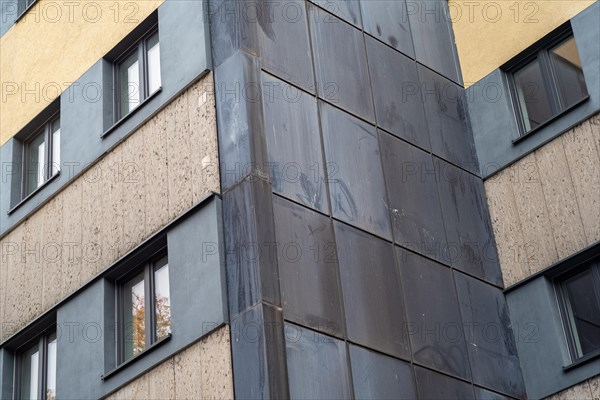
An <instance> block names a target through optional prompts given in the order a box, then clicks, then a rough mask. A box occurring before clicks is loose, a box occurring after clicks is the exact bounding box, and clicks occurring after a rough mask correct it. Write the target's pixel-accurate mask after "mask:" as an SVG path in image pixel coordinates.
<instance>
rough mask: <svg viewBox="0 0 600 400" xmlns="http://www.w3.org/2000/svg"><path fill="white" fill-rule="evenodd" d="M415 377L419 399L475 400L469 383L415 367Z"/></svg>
mask: <svg viewBox="0 0 600 400" xmlns="http://www.w3.org/2000/svg"><path fill="white" fill-rule="evenodd" d="M415 376H416V378H417V388H418V390H419V398H420V399H427V400H457V399H461V400H468V399H475V395H474V394H473V387H472V386H471V384H469V383H466V382H463V381H459V380H458V379H454V378H450V377H449V376H446V375H442V374H438V373H437V372H434V371H431V370H428V369H425V368H421V367H415Z"/></svg>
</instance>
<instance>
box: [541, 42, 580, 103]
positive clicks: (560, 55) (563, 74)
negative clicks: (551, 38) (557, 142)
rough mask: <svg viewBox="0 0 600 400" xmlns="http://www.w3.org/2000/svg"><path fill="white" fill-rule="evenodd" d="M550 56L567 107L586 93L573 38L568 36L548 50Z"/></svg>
mask: <svg viewBox="0 0 600 400" xmlns="http://www.w3.org/2000/svg"><path fill="white" fill-rule="evenodd" d="M550 57H551V59H552V65H553V66H554V73H555V74H556V80H557V82H558V87H559V91H560V94H561V99H562V101H563V107H564V108H568V107H570V106H572V105H574V104H575V103H577V102H578V101H580V100H581V99H583V98H584V97H586V96H587V94H588V93H587V88H586V85H585V79H584V77H583V69H582V67H581V60H580V58H579V52H578V51H577V45H576V44H575V38H573V37H570V38H569V39H567V40H565V41H564V42H562V43H561V44H559V45H558V46H556V47H554V48H553V49H552V50H550Z"/></svg>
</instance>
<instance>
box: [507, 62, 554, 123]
mask: <svg viewBox="0 0 600 400" xmlns="http://www.w3.org/2000/svg"><path fill="white" fill-rule="evenodd" d="M514 80H515V85H516V89H517V96H518V101H519V106H520V109H521V114H522V117H523V123H524V125H525V131H530V130H532V129H535V128H537V127H538V126H540V125H541V124H543V123H544V122H546V121H547V120H548V119H550V118H551V117H552V109H551V107H550V103H549V100H548V93H547V91H546V87H545V85H544V80H543V77H542V72H541V69H540V63H539V60H538V59H537V58H536V59H535V60H533V61H532V62H530V63H529V64H527V65H526V66H525V67H523V68H521V69H519V70H518V71H517V72H515V74H514Z"/></svg>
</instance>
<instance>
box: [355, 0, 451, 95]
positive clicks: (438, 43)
mask: <svg viewBox="0 0 600 400" xmlns="http://www.w3.org/2000/svg"><path fill="white" fill-rule="evenodd" d="M366 1H369V0H366ZM407 13H408V17H409V21H410V29H411V31H412V37H413V42H414V46H415V55H416V58H417V61H418V62H420V63H421V64H423V65H427V66H428V67H429V68H431V69H433V70H434V71H437V72H438V73H439V74H441V75H443V76H445V77H447V78H448V79H451V80H452V81H454V82H456V83H458V84H462V76H461V73H460V67H459V65H458V54H457V52H456V46H455V45H454V37H453V34H452V25H451V21H450V12H449V9H448V2H447V1H446V0H424V1H409V2H407Z"/></svg>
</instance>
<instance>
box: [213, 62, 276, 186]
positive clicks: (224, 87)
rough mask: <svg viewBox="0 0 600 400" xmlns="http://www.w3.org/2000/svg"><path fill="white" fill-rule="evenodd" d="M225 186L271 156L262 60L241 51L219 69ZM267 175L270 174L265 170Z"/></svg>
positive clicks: (217, 83)
mask: <svg viewBox="0 0 600 400" xmlns="http://www.w3.org/2000/svg"><path fill="white" fill-rule="evenodd" d="M215 92H216V93H215V95H216V106H217V109H218V110H219V111H218V112H217V126H218V130H219V135H218V136H219V159H220V160H219V162H220V164H221V165H220V166H221V189H222V190H223V191H225V190H227V189H229V188H230V187H231V186H233V185H234V184H235V183H236V182H239V181H240V180H241V179H243V178H244V177H245V176H247V175H249V174H250V173H252V172H256V173H259V174H261V175H263V174H262V173H261V172H260V171H262V168H264V165H265V164H264V162H265V161H266V160H267V159H266V157H267V154H266V151H267V150H266V142H265V138H264V133H263V132H264V123H263V113H262V101H261V97H260V96H261V93H260V66H259V61H258V60H257V59H256V58H255V57H252V56H249V55H247V54H246V53H243V52H239V53H237V54H235V55H234V56H233V57H231V58H229V59H228V60H227V61H226V62H225V63H223V64H222V65H220V66H218V67H217V69H216V71H215ZM264 175H266V174H264Z"/></svg>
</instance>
